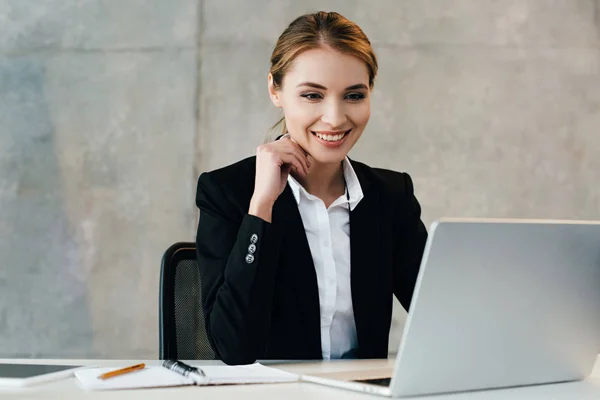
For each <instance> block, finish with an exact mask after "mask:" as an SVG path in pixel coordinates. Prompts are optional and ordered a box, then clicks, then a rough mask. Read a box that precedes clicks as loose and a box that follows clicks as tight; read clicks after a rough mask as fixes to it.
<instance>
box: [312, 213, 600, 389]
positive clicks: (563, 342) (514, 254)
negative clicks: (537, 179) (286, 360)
mask: <svg viewBox="0 0 600 400" xmlns="http://www.w3.org/2000/svg"><path fill="white" fill-rule="evenodd" d="M599 352H600V222H583V221H537V220H499V219H496V220H492V219H443V220H440V221H436V222H435V223H433V224H432V226H431V228H430V235H429V239H428V241H427V244H426V246H425V252H424V255H423V260H422V263H421V270H420V272H419V276H418V278H417V283H416V286H415V291H414V294H413V299H412V303H411V309H410V312H409V314H408V318H407V320H406V324H405V327H404V333H403V336H402V340H401V342H400V347H399V350H398V353H397V357H396V361H395V365H394V368H393V372H392V371H389V370H388V371H387V373H388V375H387V376H385V375H384V374H381V373H380V375H379V376H377V375H375V376H374V374H373V371H371V372H369V373H365V374H363V375H362V377H363V378H364V377H365V376H368V377H370V379H356V378H357V376H356V375H357V374H356V373H354V374H348V377H347V378H343V379H341V378H340V376H339V374H338V375H337V376H335V378H333V377H327V376H325V375H322V376H317V375H311V376H305V377H303V380H305V381H310V382H315V383H319V384H324V385H329V386H335V387H340V388H346V389H349V390H356V391H361V392H368V393H372V394H378V395H381V396H388V397H405V396H416V395H428V394H439V393H452V392H461V391H471V390H483V389H492V388H503V387H514V386H525V385H534V384H544V383H556V382H566V381H574V380H581V379H584V378H586V377H587V376H588V375H589V374H590V372H591V370H592V367H593V365H594V362H595V360H596V356H597V354H598V353H599ZM365 372H366V371H365ZM359 375H360V374H359Z"/></svg>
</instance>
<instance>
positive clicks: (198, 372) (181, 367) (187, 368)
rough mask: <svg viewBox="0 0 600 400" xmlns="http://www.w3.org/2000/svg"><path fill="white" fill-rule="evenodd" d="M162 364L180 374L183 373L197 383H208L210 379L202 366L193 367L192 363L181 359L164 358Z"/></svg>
mask: <svg viewBox="0 0 600 400" xmlns="http://www.w3.org/2000/svg"><path fill="white" fill-rule="evenodd" d="M162 366H163V367H165V368H167V369H170V370H171V371H173V372H176V373H178V374H179V375H183V376H185V377H186V378H190V379H192V380H193V381H194V383H195V384H197V385H200V384H206V383H207V381H208V377H207V376H206V374H205V373H204V371H202V369H201V368H196V367H192V366H191V365H187V364H185V363H183V362H181V361H177V360H164V361H163V363H162Z"/></svg>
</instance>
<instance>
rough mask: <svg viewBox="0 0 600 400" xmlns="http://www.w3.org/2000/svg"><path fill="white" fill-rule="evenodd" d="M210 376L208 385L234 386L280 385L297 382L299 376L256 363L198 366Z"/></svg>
mask: <svg viewBox="0 0 600 400" xmlns="http://www.w3.org/2000/svg"><path fill="white" fill-rule="evenodd" d="M197 367H198V368H201V369H202V370H203V371H204V373H205V374H206V376H208V381H209V382H208V384H216V385H218V384H233V383H278V382H295V381H297V380H298V379H299V377H298V375H296V374H292V373H289V372H285V371H281V370H278V369H276V368H271V367H265V366H264V365H262V364H259V363H255V364H250V365H239V366H229V365H204V366H201V365H197Z"/></svg>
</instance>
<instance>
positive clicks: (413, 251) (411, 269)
mask: <svg viewBox="0 0 600 400" xmlns="http://www.w3.org/2000/svg"><path fill="white" fill-rule="evenodd" d="M402 176H403V178H404V179H403V180H404V182H403V183H402V184H403V185H404V197H403V198H402V199H401V200H400V204H399V208H398V210H397V214H396V220H395V222H394V226H395V231H396V233H395V238H394V241H395V243H394V294H395V295H396V298H397V299H398V301H400V304H402V306H403V307H404V309H405V310H406V311H408V310H409V308H410V302H411V299H412V295H413V291H414V288H415V283H416V281H417V276H418V274H419V268H420V266H421V258H422V257H423V251H424V249H425V243H426V241H427V230H426V228H425V225H424V224H423V222H422V221H421V206H420V204H419V202H418V201H417V198H416V197H415V194H414V188H413V183H412V179H411V178H410V175H408V174H406V173H403V174H402Z"/></svg>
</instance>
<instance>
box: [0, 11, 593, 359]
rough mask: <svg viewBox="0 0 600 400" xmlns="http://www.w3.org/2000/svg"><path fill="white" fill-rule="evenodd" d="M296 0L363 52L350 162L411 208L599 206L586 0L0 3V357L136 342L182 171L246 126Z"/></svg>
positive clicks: (485, 210)
mask: <svg viewBox="0 0 600 400" xmlns="http://www.w3.org/2000/svg"><path fill="white" fill-rule="evenodd" d="M318 9H325V10H336V11H339V12H341V13H342V14H344V15H345V16H347V17H348V18H350V19H353V20H355V21H356V22H357V23H359V25H361V27H362V28H363V30H364V31H365V32H366V33H367V35H368V36H369V37H370V38H371V40H372V42H373V44H374V47H375V50H376V52H377V54H378V56H379V60H380V65H381V68H380V76H379V77H378V79H377V81H376V89H375V93H374V97H373V105H372V119H371V122H370V123H369V126H368V128H367V131H366V132H365V135H364V136H363V138H362V139H361V141H360V142H359V144H358V145H357V147H356V148H355V150H353V153H352V156H353V157H354V158H356V159H360V160H362V161H365V162H367V163H370V164H372V165H375V166H381V167H388V168H393V169H398V170H405V171H408V172H410V173H411V174H412V175H413V178H414V180H415V184H416V190H417V195H418V197H419V199H420V200H421V203H422V205H423V216H424V219H425V221H426V223H427V224H429V223H430V222H431V221H432V220H434V219H435V218H438V217H441V216H470V217H482V216H492V217H527V218H570V219H600V185H599V184H600V182H599V181H600V179H599V178H598V171H600V132H599V127H600V46H599V43H600V30H599V29H598V26H599V24H600V17H599V15H600V13H599V12H598V11H599V10H600V0H596V1H594V0H502V1H498V0H496V1H494V0H378V1H377V2H371V1H369V2H368V1H365V0H363V1H358V0H354V1H348V0H330V1H316V0H310V1H304V2H296V1H287V0H286V1H281V0H277V1H261V2H259V3H256V2H245V1H235V0H219V1H216V0H171V1H169V2H163V1H156V0H124V1H119V2H113V1H110V0H104V1H99V0H88V1H78V0H44V1H42V0H36V1H34V0H31V1H22V0H0V259H1V260H2V262H1V264H0V356H23V357H31V356H40V357H42V356H46V357H52V356H61V357H114V358H127V357H131V358H133V357H139V358H146V357H155V356H156V355H157V349H158V344H157V343H158V341H157V338H158V335H157V293H158V272H159V264H160V256H161V254H162V252H163V251H164V249H165V248H166V247H167V246H168V245H169V244H170V243H172V242H175V241H178V240H193V239H194V229H195V225H196V210H195V207H194V203H193V200H194V192H195V180H196V177H197V174H198V173H199V172H201V171H203V170H208V169H213V168H216V167H220V166H222V165H225V164H227V163H229V162H232V161H235V160H237V159H239V158H241V157H245V156H247V155H250V154H252V153H253V151H254V149H255V147H256V145H257V144H259V143H261V142H262V140H263V136H264V133H265V132H266V130H267V129H268V128H269V126H270V125H271V124H272V123H273V122H275V121H276V119H277V118H278V113H277V111H276V110H274V109H273V107H272V106H271V104H270V101H269V99H268V95H267V91H266V74H267V69H268V58H269V54H270V52H271V50H272V46H273V44H274V42H275V40H276V39H277V36H278V35H279V33H280V32H281V31H282V30H283V29H284V28H285V26H286V25H287V23H289V22H290V21H291V20H292V19H293V18H294V17H296V16H298V15H299V14H301V13H304V12H307V11H314V10H318ZM404 317H405V314H404V312H403V311H402V310H400V308H399V307H396V310H395V318H394V327H393V330H392V340H391V343H390V348H391V349H395V348H396V346H397V344H398V341H399V335H400V332H401V329H402V326H403V323H404Z"/></svg>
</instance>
